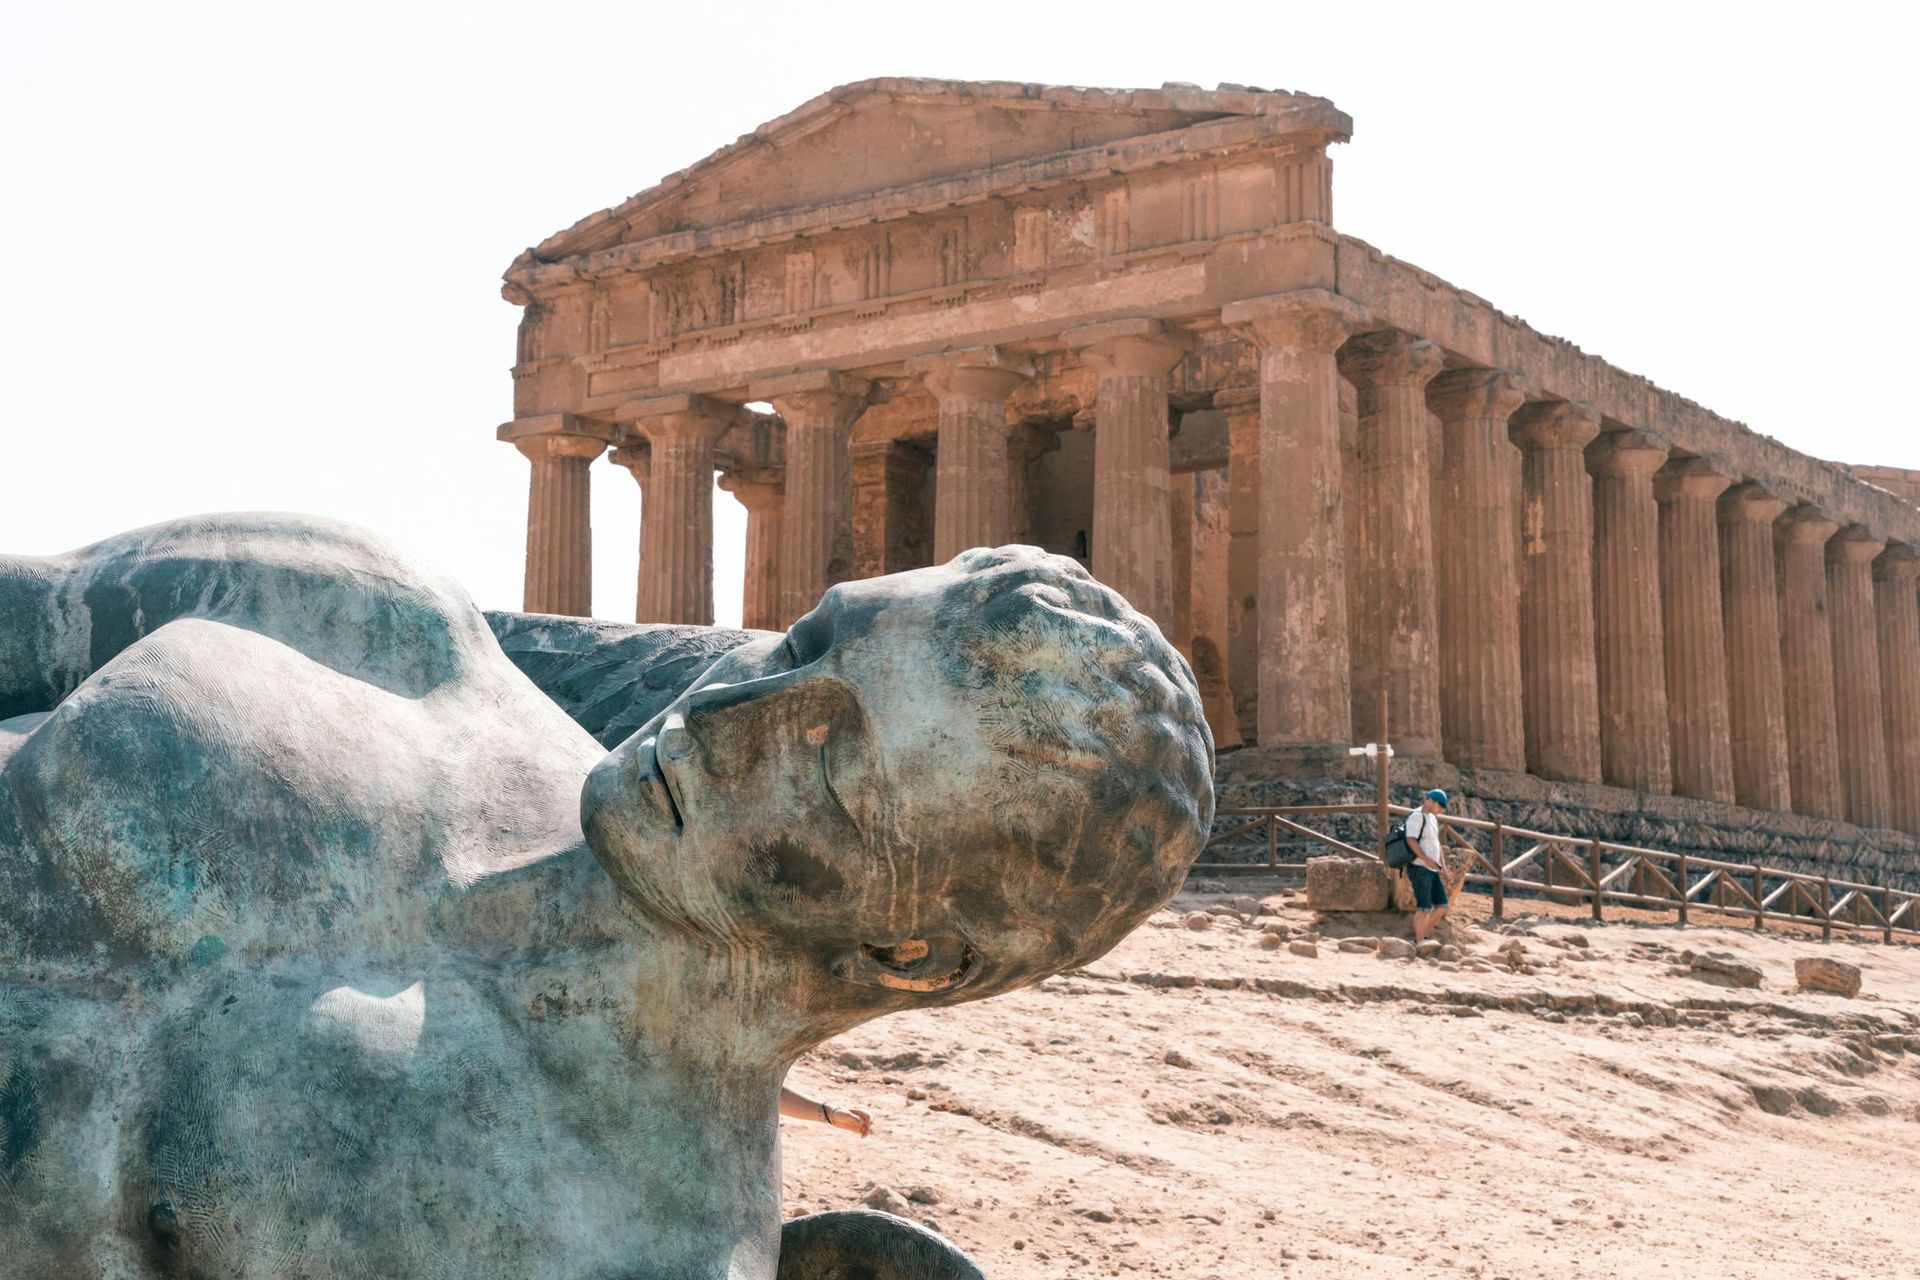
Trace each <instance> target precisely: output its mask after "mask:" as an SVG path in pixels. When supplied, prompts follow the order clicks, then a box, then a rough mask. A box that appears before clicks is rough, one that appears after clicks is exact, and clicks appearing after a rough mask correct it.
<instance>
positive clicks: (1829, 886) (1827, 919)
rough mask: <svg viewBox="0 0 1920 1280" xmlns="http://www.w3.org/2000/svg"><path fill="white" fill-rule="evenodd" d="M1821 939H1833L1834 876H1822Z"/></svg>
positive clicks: (1825, 940) (1827, 940)
mask: <svg viewBox="0 0 1920 1280" xmlns="http://www.w3.org/2000/svg"><path fill="white" fill-rule="evenodd" d="M1820 941H1822V942H1831V941H1833V877H1832V876H1821V877H1820Z"/></svg>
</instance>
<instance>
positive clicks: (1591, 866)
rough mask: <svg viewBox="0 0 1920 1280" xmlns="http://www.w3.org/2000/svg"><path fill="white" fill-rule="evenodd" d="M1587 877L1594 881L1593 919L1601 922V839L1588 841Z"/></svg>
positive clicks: (1595, 838) (1594, 838) (1596, 838)
mask: <svg viewBox="0 0 1920 1280" xmlns="http://www.w3.org/2000/svg"><path fill="white" fill-rule="evenodd" d="M1587 876H1588V878H1589V879H1591V880H1592V881H1593V918H1594V921H1595V923H1598V922H1599V920H1600V837H1599V836H1594V837H1593V838H1592V839H1590V840H1588V841H1587Z"/></svg>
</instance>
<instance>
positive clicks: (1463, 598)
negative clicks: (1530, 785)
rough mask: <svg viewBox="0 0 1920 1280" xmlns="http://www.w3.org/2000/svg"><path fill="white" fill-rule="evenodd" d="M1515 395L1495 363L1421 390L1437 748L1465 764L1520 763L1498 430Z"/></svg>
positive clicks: (1515, 631)
mask: <svg viewBox="0 0 1920 1280" xmlns="http://www.w3.org/2000/svg"><path fill="white" fill-rule="evenodd" d="M1523 399H1524V397H1523V396H1522V394H1521V392H1520V389H1519V387H1518V386H1517V385H1516V384H1515V382H1514V380H1513V377H1512V375H1510V374H1508V373H1505V372H1503V371H1501V370H1499V369H1458V370H1454V371H1452V372H1448V373H1443V374H1441V375H1440V376H1439V377H1437V378H1435V379H1434V380H1433V382H1432V383H1430V384H1429V385H1428V387H1427V403H1428V404H1429V405H1430V406H1432V408H1433V410H1434V412H1435V413H1436V414H1438V415H1439V418H1440V432H1441V440H1442V448H1441V457H1440V481H1439V492H1438V495H1437V497H1438V502H1437V509H1436V510H1435V512H1434V529H1435V533H1436V536H1437V540H1438V553H1437V555H1436V557H1435V559H1436V570H1435V582H1436V594H1437V597H1438V606H1439V610H1438V612H1439V621H1440V677H1439V687H1440V728H1441V744H1442V745H1441V754H1443V755H1444V756H1445V757H1446V758H1447V760H1448V761H1450V762H1451V763H1453V764H1457V765H1460V766H1462V767H1464V768H1469V769H1512V770H1515V771H1518V770H1522V769H1525V768H1526V767H1527V741H1526V728H1525V713H1524V712H1523V710H1522V704H1521V679H1520V579H1519V573H1518V570H1517V569H1516V567H1515V563H1514V562H1515V560H1516V558H1517V557H1516V550H1517V547H1516V538H1515V534H1514V509H1513V491H1514V489H1515V487H1516V486H1517V485H1518V484H1519V478H1520V454H1519V452H1518V451H1517V450H1516V449H1515V448H1514V447H1513V442H1512V440H1510V439H1509V438H1508V435H1507V420H1508V419H1509V418H1511V417H1512V416H1513V413H1514V410H1516V409H1518V408H1519V407H1520V405H1521V402H1522V400H1523Z"/></svg>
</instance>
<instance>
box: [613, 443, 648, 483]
mask: <svg viewBox="0 0 1920 1280" xmlns="http://www.w3.org/2000/svg"><path fill="white" fill-rule="evenodd" d="M607 460H608V461H609V462H611V463H613V465H614V466H616V467H625V468H626V469H627V471H628V472H629V473H630V474H631V475H632V476H633V478H634V479H635V480H636V481H637V482H639V484H640V485H641V487H643V488H644V487H645V486H646V483H647V480H648V479H649V478H650V477H651V476H652V475H653V446H652V445H650V444H648V443H647V441H646V438H645V437H643V436H639V435H630V436H628V437H626V438H625V439H624V440H622V441H621V442H620V445H619V447H618V448H616V449H614V450H613V451H612V452H611V453H609V454H608V455H607Z"/></svg>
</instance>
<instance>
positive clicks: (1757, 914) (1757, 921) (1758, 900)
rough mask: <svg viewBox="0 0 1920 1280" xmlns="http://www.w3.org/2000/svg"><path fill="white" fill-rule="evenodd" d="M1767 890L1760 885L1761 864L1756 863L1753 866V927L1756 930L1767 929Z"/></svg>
mask: <svg viewBox="0 0 1920 1280" xmlns="http://www.w3.org/2000/svg"><path fill="white" fill-rule="evenodd" d="M1765 888H1766V886H1765V885H1763V884H1761V883H1760V864H1759V863H1757V862H1756V863H1754V864H1753V927H1754V928H1756V929H1764V928H1766V927H1767V899H1766V895H1765V893H1764V892H1763V890H1764V889H1765Z"/></svg>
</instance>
